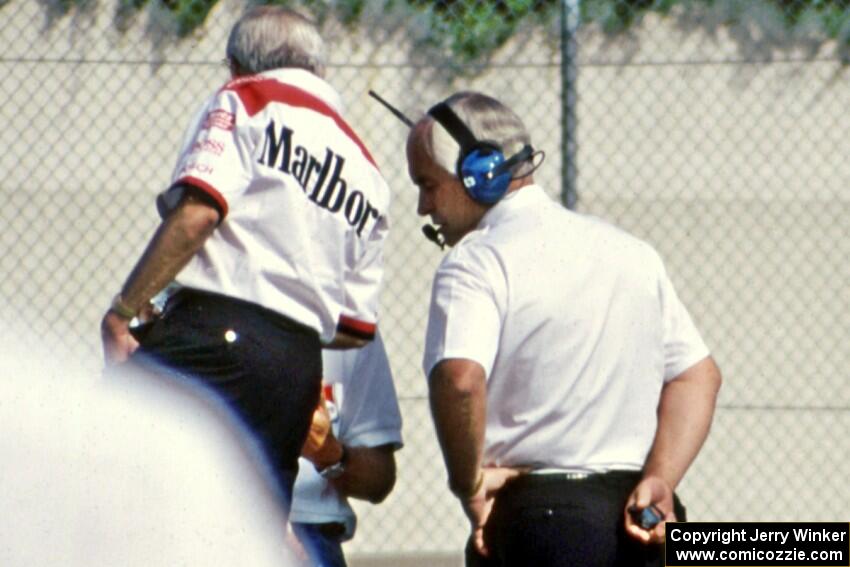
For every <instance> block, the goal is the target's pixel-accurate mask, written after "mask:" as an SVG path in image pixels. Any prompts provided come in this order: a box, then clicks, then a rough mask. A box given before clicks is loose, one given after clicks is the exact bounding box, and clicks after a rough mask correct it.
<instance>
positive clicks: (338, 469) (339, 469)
mask: <svg viewBox="0 0 850 567" xmlns="http://www.w3.org/2000/svg"><path fill="white" fill-rule="evenodd" d="M344 472H345V465H343V464H342V461H340V462H338V463H335V464H333V465H331V466H329V467H326V468H324V469H322V470H320V471H319V476H321V477H322V478H326V479H329V480H331V479H334V478H339V477H341V476H342V473H344Z"/></svg>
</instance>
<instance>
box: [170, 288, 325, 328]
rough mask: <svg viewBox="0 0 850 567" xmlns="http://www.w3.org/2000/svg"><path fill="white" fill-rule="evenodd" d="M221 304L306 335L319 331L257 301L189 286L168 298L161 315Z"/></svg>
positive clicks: (215, 307)
mask: <svg viewBox="0 0 850 567" xmlns="http://www.w3.org/2000/svg"><path fill="white" fill-rule="evenodd" d="M222 304H228V305H229V306H231V307H236V308H238V309H244V310H246V311H250V312H252V313H255V314H257V315H259V316H261V317H263V318H264V319H266V320H269V321H271V322H273V323H274V324H275V325H277V326H279V327H281V328H284V329H288V330H291V331H296V332H300V333H304V334H307V335H316V336H318V335H319V332H318V331H316V330H315V329H313V328H312V327H308V326H307V325H304V324H303V323H299V322H298V321H295V320H294V319H291V318H289V317H287V316H286V315H283V314H282V313H278V312H277V311H272V310H271V309H268V308H267V307H263V306H262V305H259V304H257V303H253V302H250V301H246V300H244V299H239V298H237V297H232V296H230V295H224V294H221V293H215V292H212V291H205V290H200V289H195V288H189V287H183V288H180V289H179V290H178V291H177V292H176V293H175V294H174V295H172V296H171V297H170V298H168V302H167V303H166V304H165V309H164V310H163V316H167V315H168V314H169V313H170V312H172V311H174V310H175V309H196V310H199V311H204V310H211V311H215V310H218V309H221V306H222Z"/></svg>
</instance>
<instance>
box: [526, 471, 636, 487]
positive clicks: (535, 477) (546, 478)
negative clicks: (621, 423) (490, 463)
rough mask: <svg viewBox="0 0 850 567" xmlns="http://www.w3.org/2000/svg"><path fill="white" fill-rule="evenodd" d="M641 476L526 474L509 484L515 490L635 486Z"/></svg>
mask: <svg viewBox="0 0 850 567" xmlns="http://www.w3.org/2000/svg"><path fill="white" fill-rule="evenodd" d="M641 475H642V473H641V472H640V471H606V472H599V473H574V472H563V473H557V472H553V473H538V474H534V473H528V474H521V475H519V476H518V477H516V478H514V479H513V480H511V481H509V482H510V485H511V486H512V487H516V488H523V487H531V486H544V485H547V484H561V483H571V484H573V483H576V484H577V483H595V482H625V483H628V482H632V483H634V484H637V483H638V481H640V479H641Z"/></svg>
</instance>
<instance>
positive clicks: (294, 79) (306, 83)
mask: <svg viewBox="0 0 850 567" xmlns="http://www.w3.org/2000/svg"><path fill="white" fill-rule="evenodd" d="M260 75H262V76H263V77H270V78H272V79H275V80H276V81H280V82H281V83H286V84H288V85H292V86H294V87H298V88H299V89H302V90H305V91H308V92H309V93H310V94H312V95H313V96H316V97H318V98H320V99H322V100H323V101H324V102H325V103H326V104H327V105H328V106H330V107H331V108H333V109H334V110H335V111H336V112H337V114H342V112H343V108H342V99H341V98H340V96H339V93H337V92H336V89H334V88H333V87H332V86H331V85H330V83H328V82H327V81H326V80H324V79H323V78H321V77H319V76H318V75H314V74H313V73H311V72H310V71H307V70H305V69H298V68H285V69H271V70H270V71H263V72H262V73H260Z"/></svg>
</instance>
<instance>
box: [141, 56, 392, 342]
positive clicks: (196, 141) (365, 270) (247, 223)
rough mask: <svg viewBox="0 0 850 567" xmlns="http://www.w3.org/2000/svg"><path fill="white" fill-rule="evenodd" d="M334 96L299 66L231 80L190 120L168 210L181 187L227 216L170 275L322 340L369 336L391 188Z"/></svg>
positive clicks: (163, 198) (164, 207) (165, 199)
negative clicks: (282, 318) (340, 334)
mask: <svg viewBox="0 0 850 567" xmlns="http://www.w3.org/2000/svg"><path fill="white" fill-rule="evenodd" d="M340 112H341V103H340V99H339V95H338V94H337V93H336V91H334V89H333V88H332V87H331V86H330V85H329V84H328V83H327V82H325V81H324V80H323V79H321V78H319V77H317V76H315V75H313V74H312V73H309V72H307V71H304V70H301V69H278V70H274V71H269V72H266V73H261V74H258V75H255V76H250V77H245V78H240V79H235V80H233V81H231V82H229V83H227V84H226V85H225V86H224V87H222V88H221V89H220V90H219V91H218V92H217V93H215V94H214V95H212V96H211V97H210V98H209V99H208V100H207V102H206V103H205V104H204V106H203V107H202V109H201V110H200V112H199V113H198V114H197V116H196V117H195V119H194V121H193V122H192V124H191V126H190V127H189V129H188V131H187V134H186V138H185V140H184V143H183V147H182V150H181V152H180V158H179V160H178V162H177V167H176V168H175V171H174V174H173V176H172V181H173V182H172V184H171V186H170V188H169V189H168V190H166V191H165V192H163V193H162V194H161V195H160V197H159V198H158V201H157V204H158V206H159V209H160V213H161V214H162V215H163V216H164V215H165V214H167V212H168V211H169V210H170V209H171V208H173V207H174V206H175V205H176V204H177V202H178V201H179V199H180V196H181V191H182V189H181V185H182V184H187V185H192V186H194V187H197V188H199V189H200V190H202V191H204V192H206V193H207V195H209V196H210V197H211V198H212V199H213V200H214V201H215V202H216V203H217V205H218V207H219V209H220V210H221V212H222V215H223V220H222V222H221V224H220V226H219V227H218V229H217V230H216V231H215V232H214V233H213V234H212V236H210V238H209V239H208V240H207V242H206V243H205V245H204V247H203V249H202V250H201V251H200V252H199V253H198V254H197V255H196V256H195V257H194V258H193V259H192V260H191V261H190V263H189V265H188V266H186V268H185V269H184V270H183V271H181V272H180V274H179V275H178V277H177V280H178V282H179V283H180V284H181V285H184V286H188V287H193V288H198V289H203V290H208V291H213V292H217V293H222V294H225V295H230V296H233V297H237V298H240V299H244V300H247V301H251V302H254V303H257V304H259V305H262V306H264V307H267V308H269V309H272V310H274V311H277V312H279V313H283V314H285V315H287V316H289V317H290V318H292V319H294V320H296V321H299V322H300V323H303V324H305V325H308V326H309V327H312V328H314V329H316V330H317V331H319V332H320V334H321V336H322V338H323V340H325V341H329V340H330V339H331V338H332V337H333V336H334V334H335V332H336V330H337V329H338V328H339V329H340V330H343V331H346V332H348V333H351V334H355V335H358V336H362V337H364V338H367V339H370V338H371V337H372V336H373V335H374V331H375V323H376V320H377V307H378V287H379V284H380V280H381V277H382V273H383V259H382V247H383V242H384V240H385V238H386V236H387V231H388V222H387V213H388V209H389V200H390V192H389V188H388V186H387V184H386V182H385V181H384V178H383V177H382V176H381V173H380V172H379V171H378V168H377V166H376V165H375V161H374V159H373V158H372V156H371V155H370V153H369V151H368V150H367V149H366V147H365V145H364V144H363V142H362V141H361V140H360V139H359V138H358V137H357V135H356V134H355V132H354V131H353V130H352V129H351V127H350V126H349V125H348V124H347V123H346V122H345V120H344V119H343V118H342V117H341V115H340Z"/></svg>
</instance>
